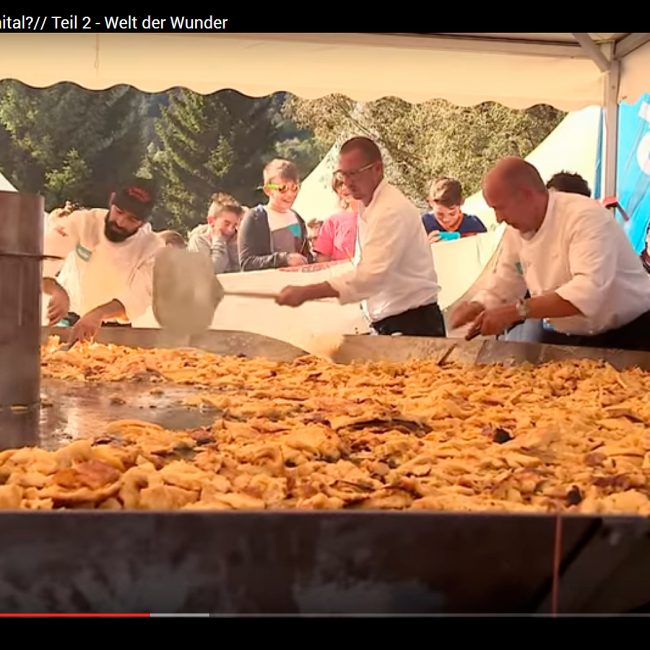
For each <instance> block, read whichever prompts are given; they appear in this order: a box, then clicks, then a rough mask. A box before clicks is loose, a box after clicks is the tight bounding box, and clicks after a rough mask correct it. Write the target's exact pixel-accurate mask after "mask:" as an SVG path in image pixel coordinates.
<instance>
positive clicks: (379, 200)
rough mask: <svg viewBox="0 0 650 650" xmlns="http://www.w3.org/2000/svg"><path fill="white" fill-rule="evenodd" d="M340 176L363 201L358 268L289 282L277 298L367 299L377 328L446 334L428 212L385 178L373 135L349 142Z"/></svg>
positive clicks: (293, 301)
mask: <svg viewBox="0 0 650 650" xmlns="http://www.w3.org/2000/svg"><path fill="white" fill-rule="evenodd" d="M338 165H339V166H338V169H337V171H336V172H335V177H336V178H338V179H340V180H341V182H343V183H344V184H345V185H346V187H347V188H348V189H349V190H350V194H351V195H352V196H353V197H354V198H355V199H357V200H359V201H360V202H361V207H360V212H359V220H358V241H357V254H356V255H355V258H356V259H357V261H358V263H357V264H356V267H355V268H354V269H353V270H352V271H350V272H348V273H345V274H343V275H339V276H335V277H333V278H331V279H330V280H329V281H328V282H321V283H319V284H310V285H307V286H288V287H285V288H284V289H282V291H281V292H280V294H279V296H278V298H277V299H276V302H277V303H278V304H280V305H288V306H290V307H297V306H299V305H301V304H303V303H304V302H305V301H307V300H317V299H319V298H338V299H339V302H340V303H341V304H346V303H352V302H360V301H364V307H365V312H366V313H367V314H368V315H369V318H370V320H371V322H372V326H373V329H374V330H375V332H376V333H377V334H383V335H393V334H404V335H407V336H445V323H444V319H443V317H442V313H441V311H440V308H439V307H438V302H437V299H438V291H439V290H440V287H439V286H438V280H437V276H436V271H435V269H434V266H433V258H432V257H431V246H430V244H429V241H428V239H427V235H426V232H425V230H424V228H423V227H422V220H421V218H420V211H419V210H418V209H417V207H416V206H415V205H413V203H411V201H409V200H408V199H407V198H406V197H405V196H404V195H403V194H402V192H400V190H398V189H397V188H396V187H394V186H393V185H391V184H389V183H387V182H386V180H385V179H384V166H383V162H382V158H381V152H380V151H379V148H378V147H377V145H376V144H375V143H374V142H373V141H372V140H370V139H369V138H362V137H355V138H351V139H350V140H348V141H347V142H346V143H345V144H343V146H342V147H341V151H340V154H339V161H338Z"/></svg>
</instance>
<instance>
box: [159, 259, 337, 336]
mask: <svg viewBox="0 0 650 650" xmlns="http://www.w3.org/2000/svg"><path fill="white" fill-rule="evenodd" d="M224 296H238V297H242V298H261V299H265V300H275V299H276V297H277V294H276V293H273V292H265V291H242V290H237V291H225V290H224V288H223V286H222V285H221V283H220V282H219V280H218V279H217V276H216V275H215V274H214V270H213V268H212V261H211V260H210V258H209V257H208V256H207V255H204V254H202V253H193V252H190V251H187V250H183V249H180V248H172V247H171V246H168V247H166V248H164V249H162V250H161V251H160V253H158V255H157V256H156V263H155V266H154V273H153V313H154V316H155V317H156V320H157V321H158V323H160V325H161V326H162V327H163V328H165V329H167V330H169V331H170V332H171V333H173V334H175V335H178V336H184V337H187V336H194V335H196V334H201V333H203V332H204V331H205V330H207V329H209V327H210V325H211V324H212V320H213V318H214V313H215V311H216V309H217V307H218V306H219V303H220V302H221V301H222V300H223V298H224ZM321 301H322V302H331V301H330V300H329V299H322V300H318V301H317V302H321Z"/></svg>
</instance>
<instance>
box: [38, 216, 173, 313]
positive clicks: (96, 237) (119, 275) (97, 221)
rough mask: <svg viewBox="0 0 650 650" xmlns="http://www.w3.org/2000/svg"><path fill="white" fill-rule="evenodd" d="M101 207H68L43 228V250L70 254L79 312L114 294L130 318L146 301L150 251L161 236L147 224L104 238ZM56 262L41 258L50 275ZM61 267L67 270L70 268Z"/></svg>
mask: <svg viewBox="0 0 650 650" xmlns="http://www.w3.org/2000/svg"><path fill="white" fill-rule="evenodd" d="M107 213H108V211H107V210H103V209H94V210H79V211H77V212H73V213H72V214H71V215H70V216H68V217H66V218H65V219H64V220H62V221H61V222H59V223H57V226H56V228H50V229H49V230H48V232H47V234H46V237H45V246H44V253H45V255H57V256H60V257H64V258H65V257H66V256H68V255H69V254H72V256H73V258H74V265H75V267H76V276H77V277H76V278H74V279H75V281H76V282H78V286H77V290H78V297H77V303H78V304H76V305H75V308H76V309H77V310H78V313H79V315H81V316H83V315H84V314H86V313H88V312H89V311H90V310H91V309H94V308H95V307H99V306H100V305H103V304H106V303H108V302H110V301H111V300H119V301H120V302H121V303H122V305H123V306H124V310H125V312H126V315H127V317H128V319H129V320H133V319H134V318H137V317H138V316H141V315H142V314H143V313H144V312H145V311H146V310H147V308H148V307H149V306H150V305H151V301H152V292H153V264H154V257H155V254H156V253H157V252H158V251H159V250H160V249H161V248H163V242H162V240H161V239H160V238H159V237H158V236H157V235H156V234H154V233H153V232H152V230H151V227H150V226H149V224H145V225H144V226H143V227H142V228H140V230H138V231H137V232H136V233H135V234H134V235H132V236H131V237H129V238H128V239H126V240H125V241H123V242H111V241H109V240H108V239H106V236H105V235H104V220H105V218H106V214H107ZM68 264H71V262H68ZM68 264H66V267H68ZM62 266H63V262H61V261H53V260H46V261H45V262H43V276H44V277H54V276H55V275H56V273H57V272H58V271H59V269H61V267H62ZM66 270H67V271H68V275H71V274H72V269H71V268H67V269H66ZM64 288H65V287H64Z"/></svg>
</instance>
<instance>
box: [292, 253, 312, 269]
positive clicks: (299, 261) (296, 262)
mask: <svg viewBox="0 0 650 650" xmlns="http://www.w3.org/2000/svg"><path fill="white" fill-rule="evenodd" d="M304 264H307V258H306V257H305V256H304V255H301V254H300V253H289V254H288V255H287V265H288V266H303V265H304Z"/></svg>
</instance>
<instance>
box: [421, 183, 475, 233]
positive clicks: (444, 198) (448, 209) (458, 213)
mask: <svg viewBox="0 0 650 650" xmlns="http://www.w3.org/2000/svg"><path fill="white" fill-rule="evenodd" d="M427 200H428V202H429V205H430V206H431V212H425V213H424V214H423V215H422V224H423V225H424V228H425V230H426V231H427V235H428V236H429V241H430V242H431V243H432V244H433V243H434V242H437V241H440V240H441V239H459V238H460V237H468V236H470V235H477V234H478V233H481V232H487V228H486V227H485V226H484V225H483V222H482V221H481V220H480V219H479V218H478V217H476V216H474V215H473V214H464V213H463V211H462V209H461V206H462V205H463V203H464V202H465V199H464V198H463V188H462V186H461V184H460V182H459V181H457V180H456V179H455V178H448V177H446V176H443V177H442V178H437V179H435V180H434V181H433V182H432V183H431V187H430V188H429V196H428V199H427Z"/></svg>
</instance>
